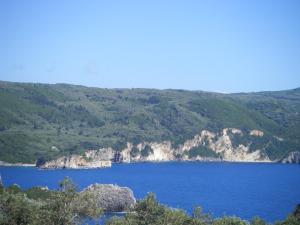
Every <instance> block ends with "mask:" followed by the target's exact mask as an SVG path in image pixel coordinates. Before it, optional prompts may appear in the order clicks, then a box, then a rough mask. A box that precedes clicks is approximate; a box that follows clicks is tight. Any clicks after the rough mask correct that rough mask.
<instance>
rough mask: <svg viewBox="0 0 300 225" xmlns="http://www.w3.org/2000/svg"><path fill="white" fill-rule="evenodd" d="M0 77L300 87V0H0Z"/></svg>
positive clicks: (109, 84)
mask: <svg viewBox="0 0 300 225" xmlns="http://www.w3.org/2000/svg"><path fill="white" fill-rule="evenodd" d="M0 80H5V81H16V82H39V83H70V84H80V85H86V86H93V87H103V88H158V89H167V88H173V89H188V90H204V91H217V92H224V93H229V92H230V93H231V92H252V91H263V90H264V91H268V90H284V89H292V88H297V87H300V1H299V0H251V1H244V0H237V1H234V0H226V1H224V0H219V1H216V0H195V1H192V0H182V1H176V0H170V1H166V0H149V1H148V0H145V1H140V0H137V1H131V0H126V1H121V0H110V1H109V0H88V1H84V0H81V1H79V0H44V1H40V0H35V1H33V0H26V1H23V0H19V1H17V0H1V1H0Z"/></svg>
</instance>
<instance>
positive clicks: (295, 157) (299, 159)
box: [281, 152, 300, 164]
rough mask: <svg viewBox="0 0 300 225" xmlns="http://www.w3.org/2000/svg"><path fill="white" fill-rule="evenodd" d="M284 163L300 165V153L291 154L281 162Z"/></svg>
mask: <svg viewBox="0 0 300 225" xmlns="http://www.w3.org/2000/svg"><path fill="white" fill-rule="evenodd" d="M281 162H282V163H298V164H299V163H300V152H290V153H289V154H288V156H287V157H285V158H284V159H282V160H281Z"/></svg>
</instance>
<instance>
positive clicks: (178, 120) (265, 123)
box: [0, 82, 300, 163]
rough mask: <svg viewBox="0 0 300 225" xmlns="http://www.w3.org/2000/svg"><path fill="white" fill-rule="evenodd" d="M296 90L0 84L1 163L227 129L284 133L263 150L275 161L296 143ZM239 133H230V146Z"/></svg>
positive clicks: (299, 97) (299, 119) (299, 102)
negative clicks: (240, 91)
mask: <svg viewBox="0 0 300 225" xmlns="http://www.w3.org/2000/svg"><path fill="white" fill-rule="evenodd" d="M299 93H300V91H299V90H290V91H282V92H261V93H251V94H227V95H224V94H216V93H206V92H199V91H182V90H153V89H111V90H110V89H100V88H86V87H83V86H75V85H66V84H56V85H45V84H25V83H24V84H23V83H11V82H0V105H1V107H0V160H2V161H6V162H11V163H16V162H23V163H35V161H36V160H37V159H39V158H40V159H42V158H44V159H52V158H56V157H58V156H62V155H67V154H69V153H78V154H81V153H82V152H84V151H85V150H86V149H91V148H93V149H94V148H95V149H97V148H100V147H113V148H114V149H116V150H119V151H120V150H122V149H124V148H125V147H126V143H127V142H132V143H134V144H135V145H136V144H138V143H140V142H142V141H165V140H170V141H171V142H172V144H173V146H174V147H176V146H178V145H180V144H182V143H183V142H184V141H185V140H186V139H189V138H192V137H193V136H194V135H195V134H197V133H199V132H200V131H201V130H203V129H208V130H211V131H216V132H219V131H220V130H221V129H223V128H225V127H235V128H239V129H242V130H249V129H259V130H263V131H264V133H265V134H266V136H267V137H268V138H272V137H273V136H279V137H282V138H284V141H283V142H284V143H282V144H280V145H282V146H281V147H287V149H286V150H283V149H281V150H280V149H279V148H278V147H277V146H278V145H277V143H276V142H274V144H272V145H270V146H269V148H268V149H266V150H265V153H266V154H267V155H268V156H270V157H271V158H272V159H280V158H282V157H283V156H285V155H286V154H287V153H288V152H290V151H293V150H295V149H298V148H299V147H300V141H299V140H300V129H299V125H300V94H299ZM235 136H236V135H235ZM243 138H244V137H239V136H236V140H235V141H234V142H235V144H238V143H244V141H245V140H243ZM247 138H248V137H247ZM267 142H268V140H267V139H264V140H262V139H258V138H257V139H254V138H253V142H252V144H251V146H250V147H251V149H253V150H254V149H255V148H258V147H263V148H264V147H265V146H266V145H267V144H266V143H267ZM272 142H273V141H272ZM52 146H56V147H57V149H58V150H53V148H52ZM281 147H280V148H281ZM292 149H293V150H292Z"/></svg>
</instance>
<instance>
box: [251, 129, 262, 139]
mask: <svg viewBox="0 0 300 225" xmlns="http://www.w3.org/2000/svg"><path fill="white" fill-rule="evenodd" d="M250 135H252V136H257V137H262V136H264V132H262V131H260V130H251V131H250Z"/></svg>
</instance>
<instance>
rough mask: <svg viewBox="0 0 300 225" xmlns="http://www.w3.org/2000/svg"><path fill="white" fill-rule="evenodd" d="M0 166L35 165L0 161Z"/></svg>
mask: <svg viewBox="0 0 300 225" xmlns="http://www.w3.org/2000/svg"><path fill="white" fill-rule="evenodd" d="M0 166H7V167H12V166H20V167H35V166H36V165H35V164H32V163H8V162H4V161H0Z"/></svg>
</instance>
